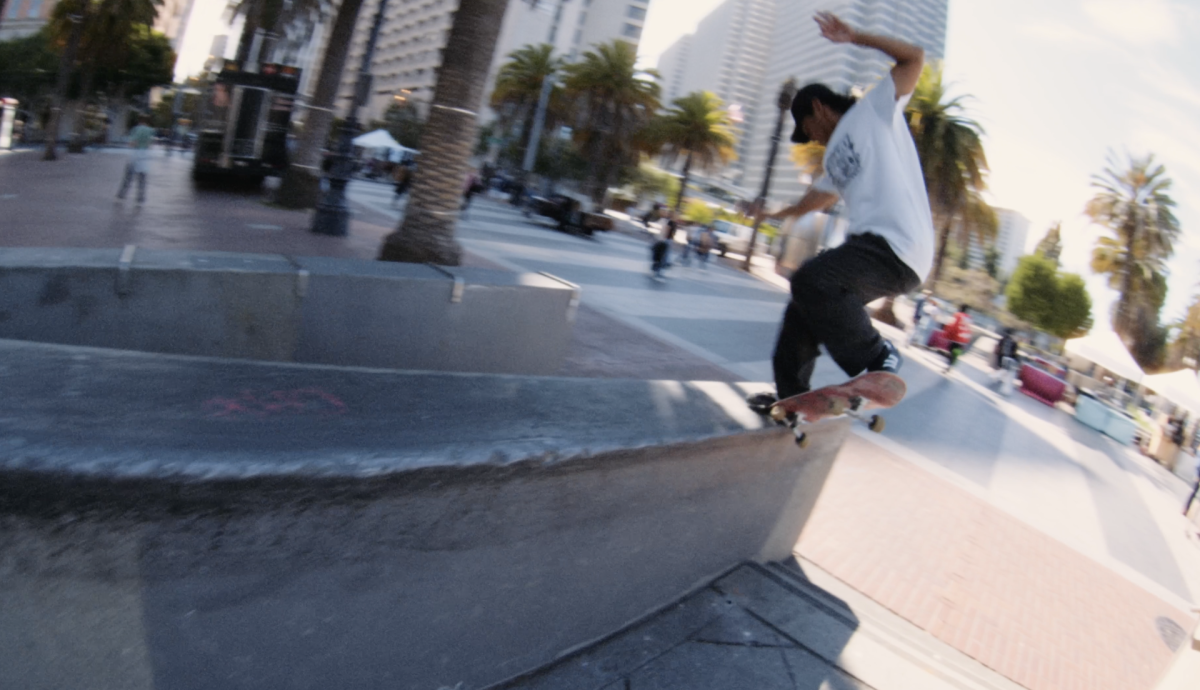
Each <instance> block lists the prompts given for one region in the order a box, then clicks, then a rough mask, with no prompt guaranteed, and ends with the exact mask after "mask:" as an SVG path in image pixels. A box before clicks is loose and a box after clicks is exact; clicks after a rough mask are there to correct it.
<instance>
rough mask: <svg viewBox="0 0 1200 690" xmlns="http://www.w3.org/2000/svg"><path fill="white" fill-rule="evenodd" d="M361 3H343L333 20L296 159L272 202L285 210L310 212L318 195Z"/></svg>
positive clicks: (356, 0) (350, 0) (348, 0)
mask: <svg viewBox="0 0 1200 690" xmlns="http://www.w3.org/2000/svg"><path fill="white" fill-rule="evenodd" d="M362 4H363V0H342V4H341V6H340V7H339V8H338V13H337V17H335V18H334V20H333V28H332V29H331V31H330V35H329V43H328V45H327V46H326V47H325V56H324V57H323V58H322V59H321V75H320V76H319V77H317V88H316V89H315V90H314V91H313V98H312V101H311V102H310V103H309V104H308V115H307V116H306V117H305V118H304V130H303V131H302V132H301V133H300V141H299V142H297V147H296V155H295V156H294V157H293V160H292V163H291V165H289V166H288V169H287V171H286V172H285V173H284V174H283V181H282V182H281V183H280V185H279V193H278V194H277V195H276V197H275V200H276V202H277V203H279V204H280V205H282V206H286V207H288V208H312V207H314V206H316V205H317V199H318V198H319V197H320V194H321V149H322V148H323V147H324V145H325V142H326V141H328V140H329V129H330V127H331V126H332V125H333V104H334V100H335V99H336V98H337V92H338V85H339V84H340V83H341V78H342V72H343V71H345V68H346V59H347V57H348V56H349V55H350V42H351V40H352V39H353V37H354V26H355V24H356V23H357V20H358V13H359V10H360V9H362Z"/></svg>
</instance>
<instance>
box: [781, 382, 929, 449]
mask: <svg viewBox="0 0 1200 690" xmlns="http://www.w3.org/2000/svg"><path fill="white" fill-rule="evenodd" d="M906 392H908V386H907V385H905V383H904V379H902V378H900V377H899V376H896V375H895V374H889V373H888V372H886V371H873V372H869V373H866V374H862V375H861V376H857V377H855V378H852V379H850V380H849V381H847V382H845V383H839V384H838V385H836V386H825V387H824V388H818V389H816V390H812V391H809V392H807V393H801V394H800V395H793V396H792V397H790V398H784V399H783V400H780V401H778V402H776V403H775V404H774V405H772V406H771V412H770V413H771V418H772V419H774V420H775V421H777V422H787V421H788V420H789V419H791V420H792V421H791V422H790V424H791V427H792V431H793V432H794V433H795V434H796V443H797V444H798V445H799V446H800V447H801V448H804V447H806V446H808V435H807V434H805V433H804V431H803V430H802V429H801V428H800V423H801V421H803V422H804V423H806V424H812V423H813V422H819V421H821V420H822V419H829V418H831V417H841V416H842V415H846V416H848V417H853V418H854V419H857V420H860V421H863V422H866V423H867V427H868V428H869V429H870V430H871V431H874V432H876V433H879V432H881V431H883V427H884V420H883V417H880V416H879V415H877V414H873V415H868V414H866V413H867V411H868V410H880V409H886V408H889V407H892V406H894V405H895V404H896V403H898V402H900V401H901V400H902V399H903V398H904V394H905V393H906Z"/></svg>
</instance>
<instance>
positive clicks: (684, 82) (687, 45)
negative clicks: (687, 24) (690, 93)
mask: <svg viewBox="0 0 1200 690" xmlns="http://www.w3.org/2000/svg"><path fill="white" fill-rule="evenodd" d="M694 37H695V35H694V34H684V35H682V36H680V37H679V39H678V40H676V41H675V42H674V43H672V44H671V47H670V48H667V49H666V50H664V51H663V53H662V55H660V56H658V65H656V66H655V69H656V70H658V76H659V79H660V81H659V86H661V87H662V101H663V103H670V102H671V101H673V100H675V99H676V98H679V97H680V96H682V95H684V94H685V93H687V91H685V88H686V87H687V86H688V76H689V75H688V64H689V58H690V57H691V56H692V39H693V38H694Z"/></svg>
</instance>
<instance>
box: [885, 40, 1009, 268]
mask: <svg viewBox="0 0 1200 690" xmlns="http://www.w3.org/2000/svg"><path fill="white" fill-rule="evenodd" d="M964 98H965V97H964V96H958V97H956V98H953V99H950V100H946V88H945V85H944V84H943V83H942V66H941V65H940V64H937V63H933V64H928V65H926V66H925V70H924V71H923V72H922V73H921V79H920V81H918V82H917V87H916V89H915V90H914V91H913V95H912V99H911V100H910V101H909V103H908V109H907V115H908V123H909V129H911V130H912V134H913V139H914V141H915V142H916V145H917V154H918V156H919V157H920V159H921V169H922V171H923V172H924V175H925V188H926V190H927V191H928V193H929V205H930V208H931V209H932V210H933V213H934V217H935V218H936V219H937V220H938V221H939V223H940V225H941V229H940V231H939V233H938V250H937V258H936V259H935V260H934V265H933V275H932V278H931V280H932V281H933V282H937V280H938V278H939V277H940V276H941V272H942V263H943V262H944V261H945V258H946V247H947V245H948V243H949V241H950V236H951V233H952V231H953V230H954V229H955V224H956V222H957V223H958V227H959V231H960V233H961V235H960V237H967V238H969V236H970V235H975V236H977V237H979V239H980V240H982V241H984V242H986V241H988V240H990V239H991V238H993V237H994V236H995V228H996V223H995V214H994V213H988V212H987V210H986V209H985V207H986V206H987V204H986V203H985V202H984V201H983V198H982V197H981V196H980V193H981V192H983V191H984V190H985V189H986V188H987V184H986V181H985V179H984V176H985V175H986V174H987V170H988V167H987V157H986V156H985V155H984V152H983V138H982V137H983V128H982V127H981V126H980V125H979V123H978V122H975V121H974V120H972V119H970V118H967V117H964V116H963V115H962V114H961V113H962V110H963V106H962V102H963V99H964Z"/></svg>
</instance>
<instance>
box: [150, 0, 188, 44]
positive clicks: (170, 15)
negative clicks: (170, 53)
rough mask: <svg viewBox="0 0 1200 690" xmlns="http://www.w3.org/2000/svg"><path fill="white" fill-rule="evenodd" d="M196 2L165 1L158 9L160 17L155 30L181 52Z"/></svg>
mask: <svg viewBox="0 0 1200 690" xmlns="http://www.w3.org/2000/svg"><path fill="white" fill-rule="evenodd" d="M195 1H196V0H164V1H163V3H162V5H160V6H159V8H158V16H157V17H155V19H154V30H155V31H159V32H162V33H163V34H164V35H165V36H166V37H167V39H168V40H169V41H171V48H172V49H173V50H174V51H175V52H179V48H180V46H181V45H182V43H183V37H184V35H185V34H186V33H187V25H188V19H189V18H190V17H191V14H192V5H193V4H194V3H195Z"/></svg>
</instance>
